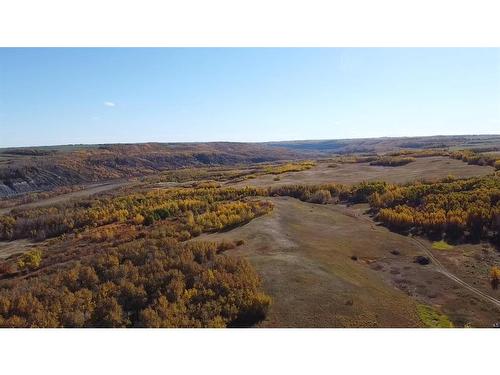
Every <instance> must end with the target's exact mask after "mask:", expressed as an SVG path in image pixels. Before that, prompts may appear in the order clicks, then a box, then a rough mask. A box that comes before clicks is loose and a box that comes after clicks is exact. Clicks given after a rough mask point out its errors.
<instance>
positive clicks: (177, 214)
mask: <svg viewBox="0 0 500 375" xmlns="http://www.w3.org/2000/svg"><path fill="white" fill-rule="evenodd" d="M263 195H267V193H266V191H265V190H263V189H257V188H250V187H245V188H240V189H236V188H217V187H202V188H189V189H158V190H154V191H150V192H145V193H133V194H128V195H124V196H118V197H102V198H91V199H83V200H78V201H74V202H71V203H67V204H62V205H56V206H50V207H40V208H32V209H25V210H13V211H11V213H10V214H8V215H2V216H0V239H3V240H12V239H20V238H32V239H35V240H44V239H46V238H50V237H57V236H59V235H61V234H66V233H73V232H77V231H80V230H84V229H87V228H92V227H99V226H103V225H106V224H111V223H120V222H129V223H133V224H144V225H152V224H154V223H155V222H157V221H160V220H167V219H168V220H176V221H177V222H178V223H182V225H183V228H182V230H187V231H188V232H189V233H191V234H192V235H196V234H199V233H201V232H203V231H208V230H220V229H223V228H225V227H230V226H234V225H237V224H239V223H244V222H246V221H248V220H251V219H252V218H254V217H256V216H259V215H262V214H264V213H266V212H269V211H270V210H271V209H272V206H271V204H270V203H268V202H258V201H255V200H252V199H248V198H251V197H256V196H263ZM180 219H182V220H180Z"/></svg>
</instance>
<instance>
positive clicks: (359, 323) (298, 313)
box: [195, 198, 500, 327]
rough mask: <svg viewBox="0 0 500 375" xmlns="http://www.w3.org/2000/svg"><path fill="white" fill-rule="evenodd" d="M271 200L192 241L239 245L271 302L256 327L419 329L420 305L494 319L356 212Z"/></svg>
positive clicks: (464, 317)
mask: <svg viewBox="0 0 500 375" xmlns="http://www.w3.org/2000/svg"><path fill="white" fill-rule="evenodd" d="M271 200H272V202H273V203H274V205H275V209H274V211H273V212H272V213H270V214H268V215H266V216H263V217H261V218H258V219H255V220H254V221H252V222H250V223H249V224H247V225H245V226H243V227H240V228H237V229H234V230H232V231H229V232H225V233H217V234H209V235H203V236H201V237H200V238H199V239H200V240H207V239H210V240H221V239H226V240H244V241H245V244H244V245H242V246H240V247H238V249H237V250H234V251H232V252H231V254H232V255H234V256H242V257H245V258H248V259H249V260H250V261H251V263H252V264H253V266H254V267H255V268H256V270H257V271H258V273H259V274H260V276H261V277H262V278H263V286H264V290H265V291H266V293H268V294H269V295H270V296H271V297H272V299H273V303H272V305H271V307H270V311H269V313H268V316H267V318H266V320H265V321H264V322H262V323H261V326H262V327H419V326H425V324H424V322H423V321H422V320H421V318H420V317H419V314H418V306H420V304H424V305H429V306H433V307H434V308H435V309H439V310H442V311H443V312H445V313H446V314H447V315H448V316H450V319H452V320H453V321H454V322H455V324H456V325H457V326H464V325H466V324H471V325H473V326H484V327H491V326H492V324H493V323H495V322H496V319H497V316H498V314H499V313H500V310H499V309H498V307H497V306H495V305H493V304H491V303H490V302H488V301H486V300H484V299H483V298H481V297H479V296H477V295H475V294H474V293H472V292H470V291H469V290H468V289H466V288H464V287H461V286H460V285H458V284H456V283H455V282H453V281H452V280H450V279H449V278H447V277H446V276H445V275H443V274H442V272H441V271H440V269H439V268H438V267H437V265H435V264H433V263H431V264H429V265H420V264H418V263H415V262H414V258H415V257H416V256H418V255H425V254H426V253H425V251H424V250H423V249H422V248H421V247H420V246H419V245H418V244H417V243H415V242H413V241H412V240H411V238H408V237H406V236H401V235H399V234H396V233H393V232H390V231H389V230H387V229H386V228H383V227H379V226H377V225H376V224H375V223H373V222H371V223H370V221H369V220H361V218H360V215H361V212H362V210H358V209H356V208H354V209H353V208H349V209H346V208H344V207H342V206H332V205H326V206H325V205H317V204H310V203H304V202H301V201H298V200H296V199H293V198H272V199H271ZM197 240H198V239H196V240H195V241H197ZM490 292H491V291H488V293H490Z"/></svg>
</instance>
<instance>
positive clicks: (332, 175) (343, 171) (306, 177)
mask: <svg viewBox="0 0 500 375" xmlns="http://www.w3.org/2000/svg"><path fill="white" fill-rule="evenodd" d="M330 164H331V163H330V162H323V163H318V165H317V166H316V167H313V168H311V169H309V170H306V171H301V172H292V173H285V174H282V175H280V176H279V178H280V180H278V181H275V180H274V178H275V177H276V176H274V175H263V176H258V177H257V178H254V179H249V180H245V181H241V182H239V183H237V184H236V186H245V185H250V186H278V185H287V184H318V183H331V182H335V183H342V184H353V183H358V182H362V181H374V180H380V181H382V180H383V181H387V182H393V183H404V182H410V181H415V180H420V179H424V178H425V179H437V178H444V177H446V176H447V175H453V176H455V177H473V176H484V175H487V174H490V173H493V171H494V169H493V167H489V166H479V165H468V164H466V163H464V162H462V161H460V160H455V159H451V158H447V157H441V156H437V157H427V158H418V159H417V160H416V161H414V162H412V163H409V164H406V165H403V166H399V167H382V166H373V165H369V163H349V164H342V163H338V165H337V167H335V168H330V167H328V165H330Z"/></svg>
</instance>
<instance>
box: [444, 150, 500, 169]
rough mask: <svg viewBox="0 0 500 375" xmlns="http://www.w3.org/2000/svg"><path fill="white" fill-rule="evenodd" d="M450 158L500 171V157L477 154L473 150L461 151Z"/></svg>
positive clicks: (455, 152) (453, 153)
mask: <svg viewBox="0 0 500 375" xmlns="http://www.w3.org/2000/svg"><path fill="white" fill-rule="evenodd" d="M450 157H452V158H453V159H458V160H462V161H464V162H466V163H467V164H473V165H489V166H491V167H494V168H495V169H496V170H500V159H499V158H498V157H495V156H492V155H487V154H483V153H476V152H474V151H472V150H461V151H454V152H452V153H450Z"/></svg>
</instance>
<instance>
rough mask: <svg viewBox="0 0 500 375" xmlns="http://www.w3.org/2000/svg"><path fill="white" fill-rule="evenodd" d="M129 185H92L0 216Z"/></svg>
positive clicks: (18, 207) (124, 183) (1, 210)
mask: <svg viewBox="0 0 500 375" xmlns="http://www.w3.org/2000/svg"><path fill="white" fill-rule="evenodd" d="M129 184H131V182H130V181H113V182H107V183H99V184H92V185H88V186H87V187H85V188H84V189H82V190H78V191H73V192H71V193H67V194H61V195H57V196H55V197H50V198H47V199H42V200H39V201H36V202H31V203H25V204H20V205H17V206H14V207H7V208H2V209H0V215H5V214H8V213H9V212H10V211H12V210H13V209H25V208H34V207H43V206H50V205H52V204H57V203H62V202H67V201H69V200H71V199H74V198H83V197H88V196H90V195H93V194H97V193H102V192H105V191H108V190H113V189H117V188H119V187H122V186H125V185H129Z"/></svg>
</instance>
